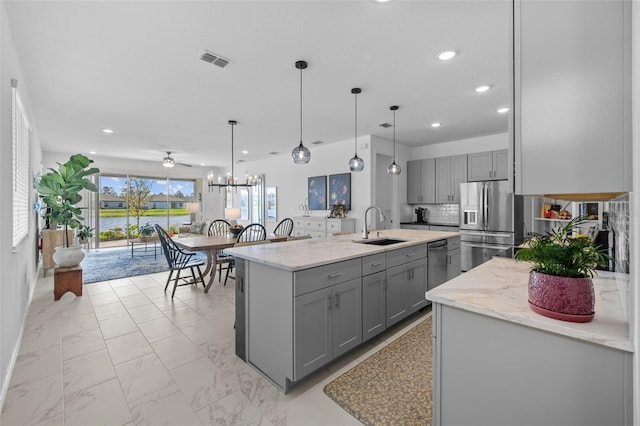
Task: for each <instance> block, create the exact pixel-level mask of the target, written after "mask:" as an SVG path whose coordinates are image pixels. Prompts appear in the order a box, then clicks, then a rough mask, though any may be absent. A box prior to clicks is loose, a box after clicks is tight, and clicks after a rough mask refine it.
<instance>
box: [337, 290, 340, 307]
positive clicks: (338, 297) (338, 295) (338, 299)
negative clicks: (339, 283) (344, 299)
mask: <svg viewBox="0 0 640 426" xmlns="http://www.w3.org/2000/svg"><path fill="white" fill-rule="evenodd" d="M339 307H340V293H338V294H336V308H339Z"/></svg>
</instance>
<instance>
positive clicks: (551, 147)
mask: <svg viewBox="0 0 640 426" xmlns="http://www.w3.org/2000/svg"><path fill="white" fill-rule="evenodd" d="M631 15H632V14H631V2H630V1H615V0H612V1H520V0H516V1H515V3H514V40H513V41H514V53H515V55H514V89H515V90H514V95H515V99H514V109H513V112H514V116H513V125H514V127H513V130H514V136H515V138H514V142H515V147H514V148H515V169H514V171H515V190H516V193H518V194H571V193H600V192H627V191H630V190H631V155H630V154H631Z"/></svg>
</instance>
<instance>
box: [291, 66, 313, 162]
mask: <svg viewBox="0 0 640 426" xmlns="http://www.w3.org/2000/svg"><path fill="white" fill-rule="evenodd" d="M296 69H299V70H300V145H298V146H297V147H295V148H293V151H291V158H292V159H293V162H294V163H295V164H307V163H308V162H309V160H311V151H309V148H307V147H306V146H304V145H303V144H302V70H304V69H307V63H306V62H305V61H296Z"/></svg>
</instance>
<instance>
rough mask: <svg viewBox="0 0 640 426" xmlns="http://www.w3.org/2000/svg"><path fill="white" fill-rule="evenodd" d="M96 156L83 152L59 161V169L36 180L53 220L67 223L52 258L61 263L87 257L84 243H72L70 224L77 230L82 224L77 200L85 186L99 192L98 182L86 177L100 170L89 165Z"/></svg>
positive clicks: (73, 262)
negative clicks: (90, 157) (87, 155)
mask: <svg viewBox="0 0 640 426" xmlns="http://www.w3.org/2000/svg"><path fill="white" fill-rule="evenodd" d="M91 163H93V160H90V159H89V158H87V157H85V156H84V155H82V154H75V155H72V156H71V157H69V160H68V161H67V162H66V163H64V164H60V163H58V170H55V169H51V168H50V169H49V170H50V171H49V173H46V174H44V175H42V176H41V177H40V180H39V181H38V182H37V183H36V190H37V191H38V193H39V194H40V197H41V198H42V201H43V202H44V203H45V204H46V205H47V207H48V210H47V215H46V216H47V217H48V218H49V220H50V221H52V222H55V223H58V224H60V225H63V226H64V233H63V237H62V238H63V246H62V247H56V248H55V252H54V254H53V260H54V262H55V263H56V265H58V266H62V267H70V266H76V265H79V264H80V262H82V259H83V258H84V252H83V251H82V246H80V245H79V244H72V241H69V237H68V232H67V231H68V230H69V228H71V229H73V230H75V229H78V228H79V227H80V226H81V225H82V221H84V217H82V214H81V213H82V210H81V208H80V207H77V204H78V203H80V201H82V195H80V192H81V191H82V190H85V189H86V190H89V191H92V192H96V191H97V190H98V188H97V187H96V185H95V184H94V183H93V182H91V181H90V180H89V179H87V176H90V175H93V174H95V173H98V172H99V171H100V170H99V169H97V168H95V167H89V166H90V165H91Z"/></svg>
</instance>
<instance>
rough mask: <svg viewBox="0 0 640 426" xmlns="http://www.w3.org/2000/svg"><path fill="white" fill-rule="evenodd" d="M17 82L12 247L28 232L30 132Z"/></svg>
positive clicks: (13, 87)
mask: <svg viewBox="0 0 640 426" xmlns="http://www.w3.org/2000/svg"><path fill="white" fill-rule="evenodd" d="M17 91H18V82H17V81H16V80H11V98H12V99H11V111H12V123H13V124H12V139H13V153H12V154H13V247H17V246H18V244H20V242H21V241H22V240H23V239H24V238H25V237H26V236H27V234H28V232H29V194H30V191H29V180H30V172H29V139H30V137H31V130H30V129H29V123H28V122H27V119H26V117H25V114H24V109H23V107H22V103H21V102H20V98H19V97H18V93H17Z"/></svg>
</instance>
